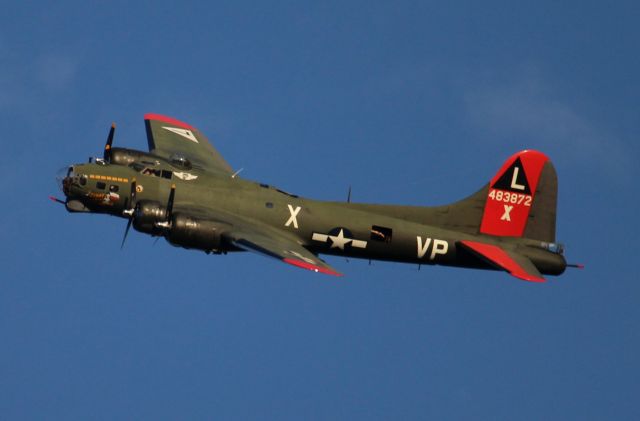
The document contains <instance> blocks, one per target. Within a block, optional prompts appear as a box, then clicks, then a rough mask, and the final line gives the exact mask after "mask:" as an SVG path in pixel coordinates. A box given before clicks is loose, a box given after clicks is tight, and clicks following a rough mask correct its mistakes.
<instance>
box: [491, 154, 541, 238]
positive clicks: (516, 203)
mask: <svg viewBox="0 0 640 421" xmlns="http://www.w3.org/2000/svg"><path fill="white" fill-rule="evenodd" d="M547 161H549V158H548V157H547V156H546V155H545V154H543V153H541V152H538V151H533V150H525V151H521V152H518V153H517V154H515V155H513V156H512V157H510V158H509V159H507V161H506V162H505V163H504V165H503V166H502V168H500V171H498V173H497V174H496V175H495V176H494V177H493V179H492V180H491V183H490V184H489V192H488V194H487V201H486V203H485V207H484V213H483V216H482V223H481V225H480V232H481V233H483V234H489V235H496V236H501V237H521V236H522V234H523V233H524V229H525V227H526V225H527V219H528V217H529V212H530V211H531V206H532V205H533V200H534V199H535V194H536V188H537V186H538V180H539V179H540V173H541V172H542V168H543V167H544V164H545V163H546V162H547Z"/></svg>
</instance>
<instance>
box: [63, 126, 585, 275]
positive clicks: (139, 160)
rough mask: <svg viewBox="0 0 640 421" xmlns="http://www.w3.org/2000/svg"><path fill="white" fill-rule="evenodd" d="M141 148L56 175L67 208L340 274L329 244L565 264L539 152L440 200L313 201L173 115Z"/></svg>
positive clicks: (421, 257)
mask: <svg viewBox="0 0 640 421" xmlns="http://www.w3.org/2000/svg"><path fill="white" fill-rule="evenodd" d="M144 119H145V125H146V131H147V141H148V144H149V152H144V151H137V150H133V149H126V148H116V147H112V143H113V135H114V129H115V126H112V127H111V131H110V132H109V136H108V139H107V144H106V146H105V149H104V156H103V158H101V159H100V158H96V159H91V160H89V162H88V163H86V164H76V165H73V166H70V167H69V168H68V170H67V172H66V174H65V175H64V176H63V180H62V190H63V192H64V194H65V196H66V200H64V201H63V200H60V199H55V198H52V199H53V200H55V201H57V202H60V203H63V204H64V205H65V207H66V209H67V210H68V211H69V212H89V213H105V214H109V215H114V216H118V217H121V218H125V219H127V221H128V222H127V225H126V230H125V233H124V238H123V240H122V246H124V242H125V240H126V238H127V234H128V233H129V229H130V228H131V226H132V225H133V227H134V228H135V229H136V230H137V231H140V232H143V233H146V234H150V235H152V236H162V237H164V238H166V239H167V241H168V242H169V243H171V244H173V245H175V246H180V247H184V248H187V249H198V250H202V251H205V252H207V253H218V254H219V253H227V252H230V251H242V250H246V251H252V252H254V253H258V254H262V255H264V256H268V257H272V258H275V259H278V260H281V261H283V262H285V263H288V264H291V265H294V266H298V267H301V268H304V269H310V270H313V271H315V272H322V273H326V274H330V275H340V274H339V273H338V272H337V271H336V270H335V269H333V268H332V267H331V266H329V265H328V264H327V263H325V262H324V261H323V260H321V259H320V258H319V257H318V254H320V253H324V254H333V255H339V256H347V257H358V258H363V259H375V260H387V261H395V262H405V263H414V264H419V265H421V264H438V265H446V266H457V267H467V268H475V269H497V270H504V271H506V272H509V273H510V274H511V275H513V276H515V277H517V278H520V279H523V280H526V281H533V282H543V281H544V278H543V277H542V274H547V275H560V274H561V273H563V272H564V270H565V268H566V267H567V266H576V265H567V263H566V261H565V259H564V257H563V247H562V246H561V245H560V244H558V243H556V238H555V234H556V197H557V176H556V171H555V169H554V167H553V164H552V163H551V161H550V160H549V158H547V156H545V155H544V154H542V153H540V152H537V151H533V150H525V151H521V152H518V153H516V154H515V155H513V156H511V157H510V158H509V159H507V161H506V162H505V163H504V165H503V166H502V168H500V170H499V171H498V172H497V173H496V175H495V176H494V177H493V178H492V179H491V181H490V182H489V183H488V184H487V185H485V186H483V187H482V188H481V189H480V190H479V191H478V192H476V193H474V194H473V195H471V196H469V197H467V198H466V199H463V200H461V201H459V202H456V203H453V204H451V205H446V206H438V207H418V206H394V205H370V204H357V203H349V202H347V203H344V202H323V201H317V200H311V199H305V198H301V197H298V196H296V195H293V194H289V193H287V192H284V191H282V190H279V189H277V188H275V187H272V186H269V185H266V184H259V183H255V182H253V181H249V180H245V179H242V178H240V177H238V176H237V172H236V173H234V172H233V170H232V169H231V167H230V166H229V164H227V162H226V161H225V160H224V159H223V158H222V156H221V155H220V154H219V153H218V151H217V150H216V149H214V148H213V146H212V145H211V144H210V143H209V141H208V140H207V138H206V137H205V136H204V135H203V134H202V133H200V132H199V131H198V130H197V129H196V128H195V127H192V126H190V125H189V124H186V123H183V122H181V121H178V120H176V119H173V118H170V117H166V116H162V115H158V114H147V115H145V117H144Z"/></svg>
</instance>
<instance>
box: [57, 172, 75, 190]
mask: <svg viewBox="0 0 640 421" xmlns="http://www.w3.org/2000/svg"><path fill="white" fill-rule="evenodd" d="M72 176H73V167H62V168H60V169H59V170H58V171H57V172H56V184H57V185H58V188H59V189H60V190H62V192H63V193H64V194H65V195H67V193H68V191H67V187H68V186H69V184H70V183H71V179H72Z"/></svg>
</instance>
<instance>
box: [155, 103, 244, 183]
mask: <svg viewBox="0 0 640 421" xmlns="http://www.w3.org/2000/svg"><path fill="white" fill-rule="evenodd" d="M144 122H145V127H146V130H147V142H148V143H149V151H150V152H151V153H152V154H154V155H158V156H161V157H163V158H166V159H170V158H171V157H172V156H174V155H182V156H184V157H185V158H187V159H189V161H191V163H192V164H193V165H194V167H196V168H200V169H203V170H205V171H214V172H222V173H224V174H231V173H232V172H233V170H232V169H231V166H230V165H229V164H228V163H227V161H225V160H224V158H223V157H222V155H220V153H219V152H218V151H217V150H216V149H215V148H214V147H213V146H212V145H211V143H209V140H208V139H207V138H206V137H205V135H203V134H202V133H200V131H199V130H198V129H196V128H195V127H193V126H191V125H189V124H187V123H183V122H182V121H178V120H176V119H175V118H171V117H167V116H163V115H160V114H145V116H144Z"/></svg>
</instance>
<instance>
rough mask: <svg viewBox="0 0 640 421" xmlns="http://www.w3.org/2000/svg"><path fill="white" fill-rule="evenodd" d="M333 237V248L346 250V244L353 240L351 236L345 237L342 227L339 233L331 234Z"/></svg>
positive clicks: (331, 237)
mask: <svg viewBox="0 0 640 421" xmlns="http://www.w3.org/2000/svg"><path fill="white" fill-rule="evenodd" d="M329 238H330V239H331V248H332V249H334V248H339V249H340V250H344V246H346V245H347V244H349V243H350V242H351V239H350V238H345V237H344V230H343V229H342V228H341V229H340V232H339V233H338V235H330V236H329Z"/></svg>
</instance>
